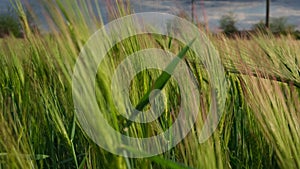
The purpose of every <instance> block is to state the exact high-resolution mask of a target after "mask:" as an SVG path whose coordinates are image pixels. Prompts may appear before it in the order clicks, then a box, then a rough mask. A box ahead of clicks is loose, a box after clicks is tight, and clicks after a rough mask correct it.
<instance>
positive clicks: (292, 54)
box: [0, 1, 300, 169]
mask: <svg viewBox="0 0 300 169" xmlns="http://www.w3.org/2000/svg"><path fill="white" fill-rule="evenodd" d="M89 2H90V1H78V4H76V3H75V2H74V1H65V3H67V4H60V1H57V2H56V3H58V5H56V6H55V5H53V4H51V3H50V2H45V3H47V9H48V12H49V14H48V15H47V16H48V17H47V19H48V20H47V22H48V23H49V25H50V27H52V28H53V29H54V28H55V29H54V30H53V35H49V36H48V35H45V36H41V35H34V34H32V33H30V31H28V30H27V26H26V24H23V26H24V28H25V29H26V30H27V32H26V35H27V38H26V39H15V38H13V37H7V38H5V39H0V168H163V169H164V168H300V153H299V152H300V134H299V133H300V131H299V130H300V114H299V113H300V86H299V84H300V57H299V56H300V50H299V45H300V42H299V41H295V40H293V39H292V38H291V37H280V38H279V37H273V36H272V35H260V36H258V37H253V39H251V40H244V39H239V38H238V39H236V40H233V39H228V38H227V37H226V36H218V37H216V36H211V35H209V34H208V35H207V36H208V38H209V39H210V40H211V41H212V42H213V44H214V45H215V47H216V49H217V51H218V52H219V55H220V57H221V60H222V63H223V65H224V67H225V71H226V79H227V83H228V84H229V87H228V90H227V100H226V104H225V110H224V114H223V116H222V119H221V122H220V124H219V125H218V128H217V130H216V131H215V132H214V134H213V135H212V136H211V137H210V138H209V139H208V140H207V141H206V142H204V143H202V144H200V143H199V142H198V135H199V133H200V132H201V129H202V126H203V123H204V120H205V117H206V116H207V114H206V112H208V110H209V106H210V104H211V96H210V91H211V86H210V80H209V76H208V73H207V71H206V70H205V68H204V66H203V64H202V62H201V61H200V60H199V59H197V57H195V55H194V53H193V52H192V51H188V52H187V53H186V56H185V63H186V64H187V65H188V66H189V68H190V69H191V72H192V73H193V75H194V76H195V78H196V79H197V86H198V87H199V90H200V91H201V93H200V95H201V99H200V102H201V104H200V105H201V107H200V109H199V116H198V117H197V120H196V123H195V125H194V126H193V129H192V130H191V131H190V133H189V134H188V135H187V136H186V137H185V138H184V139H183V140H182V141H181V142H180V143H179V144H177V145H176V146H175V147H174V148H172V149H171V150H169V151H167V152H165V153H163V154H160V155H156V156H154V157H149V158H142V159H139V158H124V157H121V156H117V155H114V154H112V153H110V152H108V151H106V150H104V149H102V148H100V147H99V146H98V145H97V144H95V143H94V142H93V141H92V140H91V139H90V138H89V137H88V136H87V134H86V133H85V132H84V131H83V129H82V128H81V125H80V124H79V122H78V119H76V116H75V110H74V105H73V98H72V79H71V78H72V73H73V68H74V64H75V61H76V59H77V56H78V54H79V52H80V48H81V47H82V46H83V45H84V43H85V42H86V41H87V39H88V38H89V36H90V35H91V34H92V33H93V32H94V31H95V29H90V28H89V26H88V25H89V24H90V23H94V25H97V28H101V26H102V24H101V22H100V21H99V18H96V17H95V15H93V14H91V12H90V11H89V6H90V3H89ZM79 6H81V7H83V10H79ZM107 7H108V8H111V12H110V16H111V18H115V17H119V16H123V15H126V14H128V13H129V9H128V8H129V7H128V6H125V5H124V4H118V5H117V8H113V7H114V6H107ZM18 10H19V11H20V14H22V9H21V8H20V7H19V8H18ZM98 12H99V11H98ZM21 16H22V15H21ZM86 16H89V17H86ZM86 18H91V20H88V19H86ZM65 20H67V21H68V24H66V22H65ZM23 21H26V20H24V19H23ZM184 46H185V45H184V44H181V43H180V42H179V41H177V40H175V39H173V40H172V41H171V40H170V39H169V38H167V37H165V36H160V35H137V36H133V37H130V38H127V39H125V40H123V41H122V42H120V43H118V44H117V45H115V46H114V47H113V49H112V50H110V51H109V53H108V54H107V57H106V59H105V60H104V62H103V63H102V64H101V66H99V67H101V69H99V71H98V73H97V77H96V82H95V83H96V84H97V85H96V86H97V87H96V90H95V92H96V96H97V103H98V105H99V108H100V109H101V110H106V108H107V107H109V108H110V109H111V111H110V112H105V111H103V112H104V113H103V114H104V117H105V118H106V120H107V121H108V122H109V124H110V125H111V126H113V127H114V128H115V129H116V130H120V129H122V128H123V127H125V126H126V123H127V121H126V120H125V119H124V118H123V117H122V116H120V113H119V112H118V111H117V110H116V109H115V107H114V103H113V100H112V99H113V98H112V93H111V91H110V84H111V80H110V79H109V77H110V75H111V74H112V73H113V71H114V70H115V69H116V67H117V65H118V64H119V63H120V62H121V61H122V60H123V59H124V58H126V56H128V55H130V54H132V53H134V52H137V51H139V50H141V49H147V48H152V47H155V48H161V49H164V50H168V51H170V52H173V53H175V54H178V53H180V51H182V49H183V48H184ZM161 74H162V71H156V70H149V71H143V72H140V73H139V74H138V75H137V76H136V77H135V78H134V79H133V80H132V82H131V86H130V88H131V91H130V99H131V101H132V102H133V104H135V105H137V104H138V103H139V102H140V100H141V98H142V97H143V96H144V95H145V94H146V93H147V91H148V90H150V89H151V87H152V86H153V84H154V83H155V81H156V80H157V79H158V78H159V77H160V75H161ZM164 82H165V81H164ZM163 93H164V102H165V107H166V109H165V110H164V112H163V114H162V116H161V117H160V118H159V119H158V120H156V121H154V122H151V123H149V124H137V123H133V124H132V125H131V127H130V129H129V130H128V132H127V134H128V135H130V136H132V137H149V136H152V135H156V134H157V133H160V132H163V131H165V130H166V129H167V128H168V127H169V126H170V125H171V124H172V123H173V120H174V118H176V116H177V114H178V107H176V105H178V103H179V102H180V98H179V97H178V95H179V90H178V85H177V84H176V81H175V80H174V79H173V78H172V77H171V78H170V79H169V80H168V82H167V83H166V84H165V86H164V88H163ZM124 106H125V108H126V105H124ZM143 108H144V109H147V108H149V107H147V106H146V107H143ZM102 130H103V132H105V129H102ZM103 139H104V140H105V139H108V138H103ZM107 144H111V145H112V146H113V143H112V142H109V141H107ZM125 148H128V149H129V150H132V151H134V149H132V147H125Z"/></svg>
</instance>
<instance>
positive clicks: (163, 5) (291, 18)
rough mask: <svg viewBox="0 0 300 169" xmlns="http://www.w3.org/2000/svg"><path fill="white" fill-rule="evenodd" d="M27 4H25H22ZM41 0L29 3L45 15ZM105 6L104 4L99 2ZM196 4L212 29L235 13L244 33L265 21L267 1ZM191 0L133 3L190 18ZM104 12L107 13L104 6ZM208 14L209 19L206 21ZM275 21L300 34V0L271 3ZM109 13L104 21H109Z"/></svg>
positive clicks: (1, 6)
mask: <svg viewBox="0 0 300 169" xmlns="http://www.w3.org/2000/svg"><path fill="white" fill-rule="evenodd" d="M22 1H25V0H22ZM38 1H39V0H29V2H30V4H31V5H32V7H33V9H34V10H35V11H36V12H37V13H38V14H39V15H41V13H42V12H41V11H40V9H39V7H38V5H37V2H38ZM98 1H99V3H101V4H104V3H103V1H104V0H98ZM200 1H201V0H196V8H195V9H196V14H197V18H198V20H199V21H201V22H204V21H205V18H206V19H207V21H208V23H209V28H210V29H211V30H212V31H214V30H218V27H219V20H220V18H221V16H222V15H225V14H226V13H228V12H232V13H233V14H234V15H235V17H236V20H237V23H236V26H237V27H238V28H239V29H241V30H245V29H250V28H251V26H252V25H253V24H255V23H258V22H259V21H260V20H264V18H265V8H266V6H265V0H252V1H251V0H227V1H226V0H223V1H222V0H210V1H204V5H203V4H202V3H201V2H200ZM190 2H191V0H131V6H132V8H133V10H134V12H166V13H170V14H177V13H178V12H180V11H184V12H186V13H187V14H189V15H190V13H191V4H190ZM8 5H9V0H0V12H4V11H6V10H7V9H8ZM101 7H102V11H106V8H105V6H104V5H101ZM204 13H205V16H206V17H204ZM270 15H271V17H286V18H287V19H288V22H289V23H291V24H293V25H295V26H296V28H297V29H298V30H300V0H271V13H270ZM105 16H106V15H105V12H104V15H103V17H104V18H105ZM45 25H46V24H45V23H43V22H41V23H40V27H41V28H42V29H46V28H45Z"/></svg>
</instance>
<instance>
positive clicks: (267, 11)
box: [266, 0, 271, 28]
mask: <svg viewBox="0 0 300 169" xmlns="http://www.w3.org/2000/svg"><path fill="white" fill-rule="evenodd" d="M270 1H271V0H266V28H269V27H270Z"/></svg>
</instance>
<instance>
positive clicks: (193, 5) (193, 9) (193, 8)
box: [192, 0, 195, 23]
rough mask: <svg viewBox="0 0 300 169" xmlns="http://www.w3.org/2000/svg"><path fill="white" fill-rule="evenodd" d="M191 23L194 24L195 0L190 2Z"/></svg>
mask: <svg viewBox="0 0 300 169" xmlns="http://www.w3.org/2000/svg"><path fill="white" fill-rule="evenodd" d="M192 22H193V23H194V22H195V0H192Z"/></svg>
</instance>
